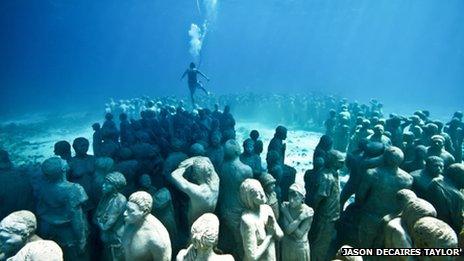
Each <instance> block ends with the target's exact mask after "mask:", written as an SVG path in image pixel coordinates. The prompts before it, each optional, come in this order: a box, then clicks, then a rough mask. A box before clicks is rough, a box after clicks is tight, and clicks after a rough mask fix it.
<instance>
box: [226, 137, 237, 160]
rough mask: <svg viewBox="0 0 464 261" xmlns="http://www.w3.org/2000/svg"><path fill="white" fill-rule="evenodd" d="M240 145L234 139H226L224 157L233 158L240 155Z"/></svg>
mask: <svg viewBox="0 0 464 261" xmlns="http://www.w3.org/2000/svg"><path fill="white" fill-rule="evenodd" d="M240 153H241V151H240V145H239V144H238V142H237V141H236V140H234V139H230V140H228V141H226V143H225V144H224V159H229V160H233V159H236V158H237V157H238V156H239V155H240Z"/></svg>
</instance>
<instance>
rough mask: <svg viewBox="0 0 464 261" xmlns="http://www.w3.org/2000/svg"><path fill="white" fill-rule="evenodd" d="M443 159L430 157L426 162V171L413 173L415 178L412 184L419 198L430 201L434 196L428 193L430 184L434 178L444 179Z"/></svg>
mask: <svg viewBox="0 0 464 261" xmlns="http://www.w3.org/2000/svg"><path fill="white" fill-rule="evenodd" d="M443 168H444V162H443V159H442V158H440V157H437V156H430V157H428V158H427V160H426V161H425V169H423V170H416V171H413V172H411V173H410V174H411V176H412V177H413V178H414V181H413V184H412V190H413V191H414V192H415V193H416V194H417V196H418V197H420V198H423V199H425V200H430V198H431V197H433V195H431V194H430V193H429V191H428V189H429V186H430V183H431V182H432V180H433V179H434V178H437V177H439V178H441V179H443V176H442V175H443Z"/></svg>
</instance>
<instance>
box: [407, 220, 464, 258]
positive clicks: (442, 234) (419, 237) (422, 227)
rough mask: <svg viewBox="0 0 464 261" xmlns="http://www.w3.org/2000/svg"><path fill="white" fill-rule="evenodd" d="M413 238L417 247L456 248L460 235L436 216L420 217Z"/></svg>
mask: <svg viewBox="0 0 464 261" xmlns="http://www.w3.org/2000/svg"><path fill="white" fill-rule="evenodd" d="M411 239H412V241H413V242H414V247H417V248H456V247H457V246H458V237H457V235H456V233H455V232H454V230H453V229H452V228H451V227H450V226H449V225H448V224H446V223H445V222H443V221H441V220H439V219H437V218H435V217H423V218H421V219H419V220H418V221H417V222H416V223H415V224H414V226H413V230H412V233H411ZM438 260H442V259H438Z"/></svg>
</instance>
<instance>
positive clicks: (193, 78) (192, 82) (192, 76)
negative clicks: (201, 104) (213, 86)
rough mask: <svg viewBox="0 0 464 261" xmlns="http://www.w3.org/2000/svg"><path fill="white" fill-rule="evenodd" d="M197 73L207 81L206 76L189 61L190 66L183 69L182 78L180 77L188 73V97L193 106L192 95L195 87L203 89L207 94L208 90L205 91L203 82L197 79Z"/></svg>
mask: <svg viewBox="0 0 464 261" xmlns="http://www.w3.org/2000/svg"><path fill="white" fill-rule="evenodd" d="M197 74H200V75H201V76H203V77H204V78H205V79H206V80H207V81H209V78H208V76H206V75H204V74H203V73H202V72H200V71H199V70H198V69H197V68H196V66H195V63H193V62H191V63H190V68H188V69H187V70H185V72H184V74H182V77H181V78H180V79H181V80H182V79H184V77H185V75H188V87H189V90H190V99H191V100H192V106H193V107H195V101H194V100H193V95H194V94H195V91H196V89H197V88H198V89H201V90H203V91H204V92H205V93H206V95H209V92H208V91H206V89H205V88H204V87H203V84H202V83H201V81H198V79H197Z"/></svg>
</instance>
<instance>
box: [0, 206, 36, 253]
mask: <svg viewBox="0 0 464 261" xmlns="http://www.w3.org/2000/svg"><path fill="white" fill-rule="evenodd" d="M36 229H37V220H36V218H35V215H34V214H33V213H32V212H30V211H27V210H20V211H16V212H13V213H11V214H9V215H8V216H6V217H5V218H4V219H3V220H2V221H1V222H0V260H5V259H7V258H9V257H11V256H14V255H15V254H16V253H17V252H18V251H19V250H21V248H23V247H24V246H25V245H26V244H28V243H29V242H33V241H37V240H41V238H40V237H38V236H37V235H36V234H35V231H36Z"/></svg>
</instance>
